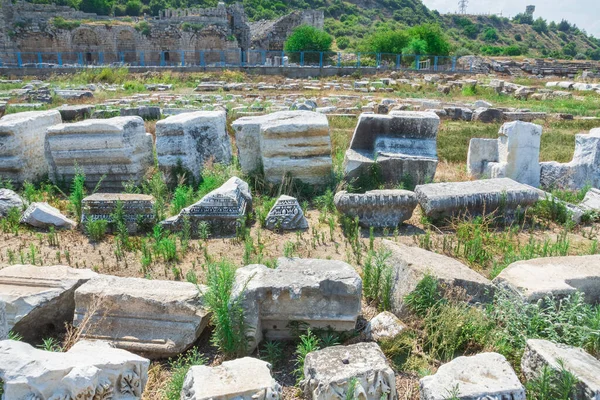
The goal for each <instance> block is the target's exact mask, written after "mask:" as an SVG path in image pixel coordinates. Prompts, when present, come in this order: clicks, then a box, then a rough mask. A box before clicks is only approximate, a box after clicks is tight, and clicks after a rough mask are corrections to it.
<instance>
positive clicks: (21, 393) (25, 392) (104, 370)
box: [0, 340, 150, 400]
mask: <svg viewBox="0 0 600 400" xmlns="http://www.w3.org/2000/svg"><path fill="white" fill-rule="evenodd" d="M0 359H2V363H0V379H1V380H2V381H3V382H4V398H5V399H92V398H93V399H113V400H137V399H141V397H142V393H143V391H144V388H145V386H146V382H147V381H148V366H149V364H150V362H149V361H148V360H146V359H144V358H142V357H138V356H136V355H134V354H131V353H129V352H127V351H124V350H119V349H114V348H112V347H111V346H110V345H108V344H106V343H100V342H89V341H81V342H78V343H76V344H75V345H74V346H73V347H72V348H71V349H70V350H68V351H67V352H64V353H62V352H50V351H44V350H40V349H36V348H34V347H32V346H30V345H29V344H27V343H23V342H17V341H14V340H5V341H0Z"/></svg>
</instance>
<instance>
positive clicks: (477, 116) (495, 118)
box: [473, 107, 504, 123]
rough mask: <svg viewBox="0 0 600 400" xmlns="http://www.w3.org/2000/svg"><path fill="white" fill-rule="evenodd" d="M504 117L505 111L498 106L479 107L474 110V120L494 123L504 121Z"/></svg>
mask: <svg viewBox="0 0 600 400" xmlns="http://www.w3.org/2000/svg"><path fill="white" fill-rule="evenodd" d="M503 119H504V113H503V112H502V111H501V110H498V109H497V108H483V107H481V108H477V109H476V110H475V111H474V112H473V121H476V122H484V123H492V122H502V120H503Z"/></svg>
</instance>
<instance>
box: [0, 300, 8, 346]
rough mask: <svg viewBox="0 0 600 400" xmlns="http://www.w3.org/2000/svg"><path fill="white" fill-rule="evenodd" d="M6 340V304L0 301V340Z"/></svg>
mask: <svg viewBox="0 0 600 400" xmlns="http://www.w3.org/2000/svg"><path fill="white" fill-rule="evenodd" d="M7 338H8V324H7V322H6V303H5V302H4V301H2V300H0V340H4V339H7Z"/></svg>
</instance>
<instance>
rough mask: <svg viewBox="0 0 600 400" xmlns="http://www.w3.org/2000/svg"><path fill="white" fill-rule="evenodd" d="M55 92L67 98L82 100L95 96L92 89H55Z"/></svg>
mask: <svg viewBox="0 0 600 400" xmlns="http://www.w3.org/2000/svg"><path fill="white" fill-rule="evenodd" d="M54 94H56V95H57V96H58V97H60V98H63V99H65V100H82V99H86V98H88V99H91V98H93V97H94V93H93V92H92V91H90V90H69V89H65V90H58V89H57V90H55V91H54Z"/></svg>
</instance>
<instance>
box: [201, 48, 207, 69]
mask: <svg viewBox="0 0 600 400" xmlns="http://www.w3.org/2000/svg"><path fill="white" fill-rule="evenodd" d="M200 65H201V66H202V67H204V66H205V65H206V64H205V63H204V50H200Z"/></svg>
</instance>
